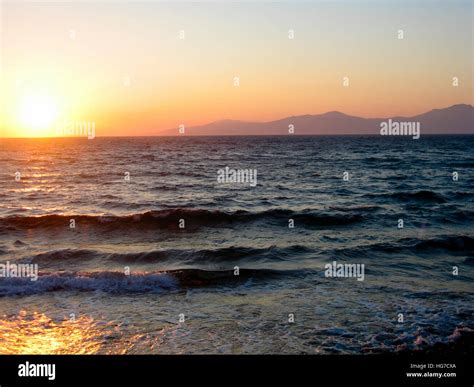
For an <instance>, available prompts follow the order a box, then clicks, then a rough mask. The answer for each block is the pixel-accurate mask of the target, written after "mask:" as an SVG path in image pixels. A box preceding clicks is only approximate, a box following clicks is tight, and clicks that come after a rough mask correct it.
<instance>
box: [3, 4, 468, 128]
mask: <svg viewBox="0 0 474 387" xmlns="http://www.w3.org/2000/svg"><path fill="white" fill-rule="evenodd" d="M470 7H472V4H469V3H456V2H450V3H449V4H448V3H446V4H443V5H439V4H438V5H436V4H435V5H431V6H430V7H428V6H426V2H421V3H418V4H417V3H416V2H415V3H411V4H410V5H406V4H405V5H397V4H396V3H390V2H380V3H378V2H370V3H364V2H354V3H343V2H341V3H339V2H338V3H334V4H328V3H268V4H264V3H233V4H218V3H187V4H183V3H180V4H169V3H141V4H136V3H135V4H134V3H128V2H121V3H114V4H110V3H109V4H106V3H105V4H96V3H93V2H88V3H63V4H58V3H23V4H13V3H8V4H3V5H2V24H1V33H2V36H1V38H2V45H1V46H2V56H1V58H2V89H1V91H2V99H3V102H4V103H3V111H2V127H1V133H0V135H1V136H2V137H22V136H47V135H54V129H53V128H52V125H53V122H54V125H56V126H57V125H58V123H59V124H61V123H63V122H65V121H68V122H70V121H72V122H76V121H78V122H94V123H95V125H96V132H97V135H98V136H106V135H152V134H159V133H160V131H161V130H166V129H169V128H175V127H178V126H179V125H180V124H184V125H186V126H188V127H189V126H192V125H197V124H204V123H208V122H212V121H215V120H220V119H238V120H247V121H268V120H273V119H278V118H282V117H285V116H290V115H299V114H317V113H323V112H326V111H332V110H339V111H342V112H344V113H347V114H352V115H360V116H364V117H384V116H393V115H414V114H418V113H422V112H425V111H428V110H430V109H432V108H441V107H447V106H450V105H453V104H457V103H470V104H472V103H473V102H474V100H473V88H472V83H473V82H472V67H473V63H472V19H471V13H470V12H471V11H472V10H471V9H470ZM290 29H292V30H294V39H289V36H288V31H289V30H290ZM181 30H184V34H185V38H184V39H180V31H181ZM399 30H403V33H404V38H403V39H398V37H399V35H398V31H399ZM235 76H238V77H239V80H240V85H239V86H238V87H236V86H234V84H233V82H234V77H235ZM345 76H347V77H348V78H349V86H348V87H345V86H344V85H343V78H344V77H345ZM454 76H456V77H458V79H459V86H457V87H453V84H452V78H453V77H454ZM25 101H26V102H25ZM31 101H33V102H31ZM35 104H36V105H38V106H39V107H38V106H36V108H35V106H32V105H35ZM38 110H40V111H39V112H38Z"/></svg>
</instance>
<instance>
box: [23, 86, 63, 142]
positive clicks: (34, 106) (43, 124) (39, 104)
mask: <svg viewBox="0 0 474 387" xmlns="http://www.w3.org/2000/svg"><path fill="white" fill-rule="evenodd" d="M18 117H19V121H20V123H21V125H22V126H23V127H24V128H25V129H27V130H29V131H30V132H31V134H35V135H38V136H41V135H45V134H47V133H45V131H49V130H51V129H52V126H53V125H54V122H55V121H56V119H57V117H58V108H57V104H56V101H55V100H54V99H53V98H52V97H51V96H49V95H44V94H29V95H26V96H25V97H24V98H23V99H22V100H21V102H20V105H19V112H18Z"/></svg>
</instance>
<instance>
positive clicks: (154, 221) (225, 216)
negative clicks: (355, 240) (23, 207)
mask: <svg viewBox="0 0 474 387" xmlns="http://www.w3.org/2000/svg"><path fill="white" fill-rule="evenodd" d="M71 219H74V220H75V222H76V225H81V224H82V225H90V226H95V227H100V228H110V229H121V228H124V227H125V228H127V229H128V228H134V227H147V228H178V222H179V220H180V219H185V220H186V228H187V229H188V228H195V227H199V226H215V225H222V224H225V223H227V224H233V223H246V222H255V221H273V222H275V221H279V222H281V223H282V224H285V225H286V224H287V223H286V222H287V221H288V219H294V220H295V222H299V223H300V224H304V225H307V226H317V227H321V226H344V225H350V224H354V223H358V222H362V221H363V220H364V216H363V215H362V214H360V213H348V212H341V213H334V212H324V211H322V212H314V211H311V210H302V211H293V210H289V209H270V210H266V211H261V212H250V211H245V210H238V211H233V212H226V211H220V210H208V209H194V208H175V209H164V210H154V211H148V212H144V213H136V214H130V215H124V216H115V215H74V214H71V215H42V216H8V217H4V218H0V227H2V228H4V229H6V230H24V229H33V228H51V227H68V226H69V222H70V220H71Z"/></svg>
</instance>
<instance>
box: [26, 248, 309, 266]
mask: <svg viewBox="0 0 474 387" xmlns="http://www.w3.org/2000/svg"><path fill="white" fill-rule="evenodd" d="M312 252H313V249H311V248H309V247H306V246H301V245H292V246H287V247H276V246H270V247H263V248H255V247H242V246H230V247H223V248H216V249H163V250H152V251H144V252H133V253H107V252H101V251H96V250H87V249H61V250H53V251H48V252H44V253H40V254H36V255H34V256H32V257H30V258H26V259H22V262H28V263H38V264H40V263H41V264H48V263H58V262H60V263H62V262H67V261H74V260H79V261H89V260H92V259H97V260H104V261H112V262H120V263H140V262H141V263H156V262H165V261H166V262H169V261H172V262H180V263H184V262H185V263H187V264H193V263H196V264H203V263H219V262H226V261H232V262H235V261H240V260H248V261H249V262H252V263H255V262H265V261H270V262H273V261H279V260H284V259H287V258H288V259H291V258H294V257H299V255H300V254H304V253H312Z"/></svg>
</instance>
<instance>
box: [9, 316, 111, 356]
mask: <svg viewBox="0 0 474 387" xmlns="http://www.w3.org/2000/svg"><path fill="white" fill-rule="evenodd" d="M116 329H117V327H113V326H111V325H110V324H104V323H102V324H100V323H98V322H96V321H94V319H92V318H91V317H87V316H81V317H77V318H76V319H64V320H62V321H59V322H56V321H54V320H52V319H51V318H49V317H48V316H46V315H45V314H42V313H36V312H35V313H33V314H31V315H28V314H27V313H26V312H23V311H22V312H21V313H20V314H19V315H18V316H13V317H7V316H3V318H2V320H1V321H0V354H27V355H34V354H94V353H98V352H99V350H100V349H101V348H102V346H103V343H104V340H106V338H107V337H108V336H110V335H111V334H113V333H114V331H115V330H116Z"/></svg>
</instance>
